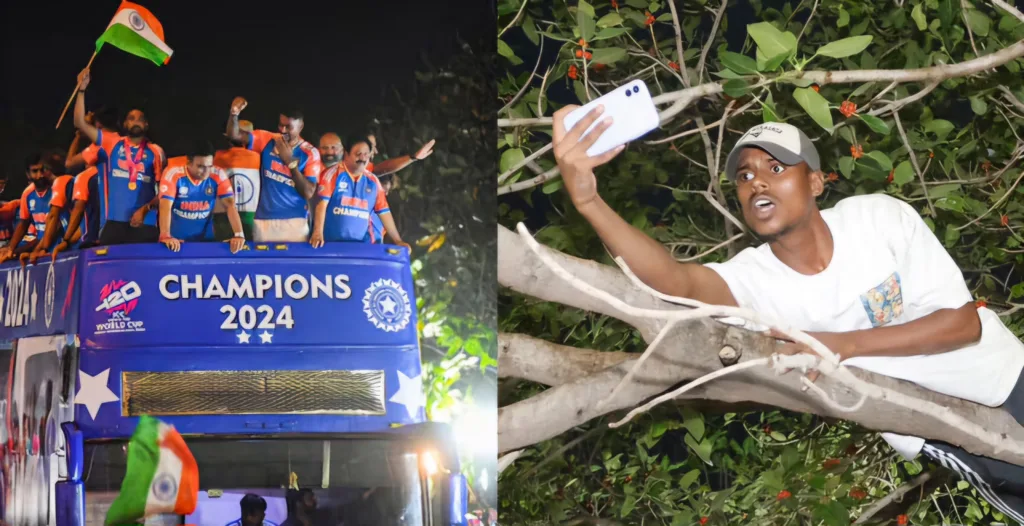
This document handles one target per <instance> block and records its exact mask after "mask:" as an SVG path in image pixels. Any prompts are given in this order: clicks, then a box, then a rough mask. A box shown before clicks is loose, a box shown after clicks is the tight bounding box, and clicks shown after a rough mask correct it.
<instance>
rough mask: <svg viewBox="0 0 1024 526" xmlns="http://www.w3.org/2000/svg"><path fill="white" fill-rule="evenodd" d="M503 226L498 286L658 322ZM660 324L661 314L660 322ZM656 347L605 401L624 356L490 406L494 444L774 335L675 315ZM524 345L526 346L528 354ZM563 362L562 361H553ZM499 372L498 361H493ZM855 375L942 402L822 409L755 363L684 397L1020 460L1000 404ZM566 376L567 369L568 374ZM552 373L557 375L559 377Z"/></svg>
mask: <svg viewBox="0 0 1024 526" xmlns="http://www.w3.org/2000/svg"><path fill="white" fill-rule="evenodd" d="M515 237H517V236H516V235H515V234H513V233H512V232H509V231H508V230H507V229H504V228H502V227H499V254H500V258H499V260H500V261H501V262H502V263H501V264H500V265H499V269H498V279H499V282H500V283H501V284H502V285H503V286H506V287H509V288H512V289H514V290H517V291H518V292H522V293H524V294H528V295H531V296H534V297H538V298H540V299H543V300H546V301H555V302H558V303H562V304H565V305H570V306H573V307H577V308H584V309H588V310H594V311H595V312H601V313H603V314H608V315H611V316H614V317H617V318H619V319H622V320H624V321H626V322H627V323H631V324H633V323H637V325H635V326H637V327H638V328H640V330H641V332H642V333H643V334H644V336H645V338H646V339H647V340H648V341H650V340H651V338H652V337H653V336H654V335H655V334H657V329H658V328H659V326H658V325H657V323H655V324H652V322H655V320H650V319H644V318H643V317H637V316H632V315H630V314H628V313H626V312H625V311H623V310H621V309H620V308H616V307H613V306H611V305H610V304H607V303H606V302H602V301H599V300H596V299H594V298H592V297H587V296H586V295H584V294H580V293H579V291H577V290H576V289H575V288H573V287H571V286H570V285H569V284H567V283H565V282H564V281H562V280H561V279H559V278H558V277H557V276H555V275H553V273H552V272H551V271H550V270H548V269H547V268H546V267H544V265H543V263H542V262H541V261H540V260H539V258H537V257H536V256H535V255H534V254H533V253H532V252H530V251H529V250H528V248H527V247H526V246H525V243H523V242H520V243H518V244H517V243H515V241H516V240H515V239H514V238H515ZM545 250H547V251H548V252H547V253H548V254H549V255H551V256H552V257H554V258H555V259H556V260H557V261H558V264H559V265H561V266H563V267H564V268H565V269H566V270H567V271H569V272H571V273H572V275H573V276H576V277H578V278H579V279H581V280H584V281H586V282H588V283H590V284H593V286H595V287H597V288H599V289H601V290H604V291H606V292H608V293H609V294H612V295H614V296H615V297H616V298H619V299H621V300H623V301H624V302H627V303H629V304H631V305H637V306H639V305H643V306H644V308H652V307H653V306H654V305H657V304H658V302H657V301H656V300H654V298H653V297H652V296H651V295H650V294H649V293H647V292H645V291H643V290H640V289H639V288H637V287H635V286H633V285H632V283H631V282H630V281H629V280H628V279H627V278H626V277H625V276H623V275H621V274H620V273H619V272H617V271H616V270H615V269H612V268H611V267H606V266H603V265H599V264H596V263H594V262H587V261H583V260H579V259H576V258H571V257H569V256H566V255H564V254H560V253H557V252H555V251H550V249H545ZM662 323H663V321H662ZM666 343H669V345H663V346H662V347H661V351H659V352H656V353H653V354H651V356H650V357H649V359H648V360H647V361H646V363H644V364H643V366H642V367H640V368H638V369H637V371H636V373H635V378H634V380H633V381H632V382H629V383H628V384H626V385H624V387H623V388H622V389H621V392H620V393H619V395H618V396H616V397H615V398H613V399H611V400H609V402H608V404H607V405H606V406H605V407H603V408H601V409H597V408H596V405H597V404H596V402H597V401H598V400H601V399H603V398H605V397H607V395H608V393H610V392H611V391H612V389H614V388H615V386H616V385H617V384H618V383H619V382H620V381H621V380H622V379H623V378H624V377H625V376H626V374H627V373H628V371H629V370H630V369H631V368H632V367H633V365H634V364H635V363H636V361H635V360H634V359H631V360H628V361H626V362H623V363H621V364H619V365H617V366H614V367H612V368H609V369H606V370H604V371H601V372H599V373H596V374H591V375H589V376H587V375H585V373H583V372H582V370H581V372H580V373H579V374H578V379H577V380H575V381H572V382H570V383H567V384H562V385H560V386H558V387H554V388H552V389H549V390H547V391H545V392H544V393H541V394H540V395H537V396H534V397H532V398H529V399H527V400H524V401H521V402H518V403H515V404H512V405H510V406H507V407H504V408H501V409H500V410H499V431H498V441H499V450H500V451H502V452H504V451H510V450H515V449H520V448H522V447H525V446H528V445H531V444H534V443H537V442H540V441H542V440H546V439H549V438H551V437H554V436H557V435H559V434H561V433H563V432H565V431H566V430H568V429H571V428H572V427H575V426H577V425H580V424H583V423H585V422H587V421H589V420H591V419H593V418H597V417H599V416H602V415H604V414H607V413H609V412H613V411H617V410H620V409H626V408H632V407H634V406H636V405H638V404H640V403H642V402H643V401H645V400H647V399H649V398H651V397H653V396H656V395H658V394H660V393H662V392H665V391H666V390H668V389H670V388H672V387H673V386H675V385H677V384H678V383H679V382H680V380H682V379H688V378H696V377H699V376H703V375H705V374H707V373H710V372H714V371H717V370H720V369H721V368H722V363H721V362H720V360H719V351H720V350H721V349H722V348H723V347H724V346H726V345H728V346H730V347H732V348H734V349H739V350H741V351H742V358H741V363H742V362H743V361H749V360H753V359H758V358H764V357H767V356H770V355H771V354H772V353H773V352H774V349H775V342H774V341H773V340H770V339H768V338H766V337H764V336H762V335H760V334H757V333H754V332H750V331H745V330H742V329H739V328H736V327H732V326H729V325H725V324H722V323H718V322H716V321H713V320H710V319H698V320H690V321H682V322H680V323H679V324H678V326H677V327H676V328H675V329H673V332H672V334H670V335H669V336H668V338H667V339H666ZM537 350H538V349H537V347H536V346H534V347H533V351H537ZM516 351H517V347H516V346H509V347H507V348H506V349H505V350H504V353H505V354H504V356H503V359H504V360H510V359H512V360H514V359H516V358H515V357H514V356H513V355H514V353H515V352H516ZM562 363H564V362H562ZM499 369H500V368H499ZM848 372H849V373H850V374H851V375H852V376H854V377H855V378H857V379H859V380H861V381H865V382H868V383H870V384H873V385H875V386H877V387H879V388H882V389H886V390H891V391H892V392H893V393H894V395H895V396H900V395H902V396H907V397H913V398H915V399H918V400H922V401H924V402H925V403H926V404H937V405H940V406H942V407H944V408H945V409H944V413H943V414H940V415H935V414H931V413H924V412H920V411H915V410H911V409H907V408H906V407H903V406H901V405H898V404H897V403H894V402H893V400H891V399H887V398H885V397H883V398H869V399H868V400H866V402H865V403H864V405H863V406H862V407H861V408H860V409H859V410H857V411H855V412H850V413H847V412H839V411H835V410H834V409H832V408H830V407H828V406H826V405H825V404H824V403H823V402H821V401H820V400H819V399H817V398H814V397H812V396H811V395H810V394H809V393H802V392H801V391H800V385H801V384H800V380H799V375H797V374H789V375H782V376H777V375H776V374H775V373H774V372H773V371H772V370H771V369H769V368H767V367H765V368H760V367H758V368H755V369H750V370H746V371H742V372H739V373H736V374H734V375H730V376H727V377H724V378H720V379H717V380H715V381H714V382H711V383H709V384H706V385H703V386H700V387H698V388H696V389H694V390H693V391H691V392H690V393H689V395H690V396H694V397H698V396H699V397H702V398H706V399H712V400H719V401H723V402H730V403H735V402H744V401H757V402H760V403H765V404H770V405H773V406H776V407H781V408H784V409H789V410H793V411H798V412H811V413H815V414H819V415H823V416H829V417H836V418H842V419H846V420H851V421H855V422H857V423H859V424H861V425H863V426H865V427H867V428H869V429H875V430H880V431H891V432H895V433H902V434H909V435H915V436H921V437H925V438H929V439H935V440H942V441H944V442H948V443H952V444H957V445H959V446H961V447H963V448H964V449H967V450H968V451H971V452H974V453H977V454H981V455H986V456H989V457H993V458H997V459H1000V460H1004V461H1007V462H1013V463H1016V464H1024V454H1021V453H1019V451H1020V448H1017V447H1014V445H1017V444H1020V443H1024V428H1022V427H1021V426H1020V425H1018V424H1017V422H1016V421H1015V420H1014V419H1013V418H1012V417H1011V416H1010V415H1009V414H1007V413H1006V412H1005V411H1003V410H1001V409H998V408H988V407H983V406H980V405H978V404H974V403H971V402H967V401H965V400H961V399H957V398H952V397H949V396H945V395H941V394H938V393H935V392H932V391H928V390H925V389H923V388H921V387H918V386H916V385H914V384H911V383H909V382H903V381H900V380H896V379H893V378H889V377H885V376H881V375H877V374H873V373H868V372H865V371H861V370H857V369H850V370H849V371H848ZM570 375H571V373H570ZM565 377H566V372H565V371H564V370H563V371H560V372H559V374H558V375H557V378H565ZM818 384H819V386H820V387H821V388H823V389H824V390H825V391H826V392H828V393H831V394H832V396H833V397H835V398H837V399H838V401H839V402H840V403H843V404H844V405H848V404H849V403H850V402H852V401H854V400H856V399H858V398H859V395H858V394H856V393H853V392H851V391H850V390H849V389H848V388H846V387H845V386H843V385H842V384H840V383H839V382H837V381H835V380H834V379H833V378H831V377H822V378H820V379H819V380H818ZM949 417H956V418H963V419H966V420H968V421H970V422H971V423H972V424H973V425H974V426H980V427H981V428H984V429H985V430H986V431H987V432H988V433H986V434H987V435H989V437H991V436H993V435H995V436H1000V437H1002V441H1001V442H997V443H995V444H993V443H992V442H990V441H986V440H985V439H984V438H982V437H979V436H975V435H973V434H971V433H969V432H966V431H965V430H964V429H961V428H959V427H956V426H950V425H948V423H947V420H948V418H949Z"/></svg>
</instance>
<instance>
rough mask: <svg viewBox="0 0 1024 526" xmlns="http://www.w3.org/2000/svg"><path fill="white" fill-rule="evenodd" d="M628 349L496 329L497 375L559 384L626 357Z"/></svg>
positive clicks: (613, 363) (594, 371)
mask: <svg viewBox="0 0 1024 526" xmlns="http://www.w3.org/2000/svg"><path fill="white" fill-rule="evenodd" d="M630 356H631V354H630V353H625V352H601V351H595V350H592V349H580V348H578V347H569V346H566V345H558V344H555V343H551V342H548V341H545V340H541V339H540V338H534V337H533V336H527V335H525V334H514V333H507V332H500V333H498V363H500V364H501V367H499V368H498V377H499V378H521V379H523V380H529V381H531V382H536V383H539V384H544V385H548V386H555V385H562V384H567V383H569V382H572V381H574V380H577V379H579V377H581V376H587V375H590V374H594V373H596V372H599V371H603V370H605V369H607V368H609V367H611V366H613V365H618V364H620V363H622V362H624V361H626V360H628V359H629V358H630Z"/></svg>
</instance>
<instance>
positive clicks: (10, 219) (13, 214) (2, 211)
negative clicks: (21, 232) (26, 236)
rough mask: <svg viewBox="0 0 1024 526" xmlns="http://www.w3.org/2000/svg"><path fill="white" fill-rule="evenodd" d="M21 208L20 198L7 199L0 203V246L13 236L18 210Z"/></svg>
mask: <svg viewBox="0 0 1024 526" xmlns="http://www.w3.org/2000/svg"><path fill="white" fill-rule="evenodd" d="M20 208H21V200H19V199H15V200H14V201H7V202H6V203H4V204H3V205H0V246H7V244H8V243H10V242H11V237H13V236H14V229H15V227H17V226H18V210H19V209H20Z"/></svg>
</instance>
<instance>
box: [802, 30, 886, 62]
mask: <svg viewBox="0 0 1024 526" xmlns="http://www.w3.org/2000/svg"><path fill="white" fill-rule="evenodd" d="M872 38H874V37H873V36H871V35H862V36H859V37H849V38H844V39H842V40H836V41H835V42H829V43H828V44H825V45H824V46H821V47H820V48H818V51H817V52H816V53H815V55H822V56H825V57H832V58H843V57H849V56H851V55H856V54H857V53H860V52H861V51H864V50H865V49H867V47H868V45H869V44H871V39H872Z"/></svg>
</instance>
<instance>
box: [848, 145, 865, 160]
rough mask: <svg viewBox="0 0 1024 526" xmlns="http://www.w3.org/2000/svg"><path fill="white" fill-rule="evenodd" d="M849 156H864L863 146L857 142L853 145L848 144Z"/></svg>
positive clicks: (858, 157) (855, 157)
mask: <svg viewBox="0 0 1024 526" xmlns="http://www.w3.org/2000/svg"><path fill="white" fill-rule="evenodd" d="M850 156H851V157H853V158H854V159H860V158H861V157H864V147H863V146H861V145H859V144H854V145H853V146H850Z"/></svg>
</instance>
